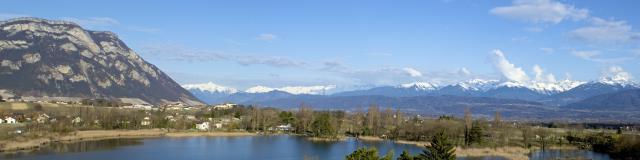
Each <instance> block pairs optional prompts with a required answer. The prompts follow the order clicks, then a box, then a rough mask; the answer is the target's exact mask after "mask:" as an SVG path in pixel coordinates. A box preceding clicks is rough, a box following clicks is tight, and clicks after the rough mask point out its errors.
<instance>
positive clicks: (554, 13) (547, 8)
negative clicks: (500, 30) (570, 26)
mask: <svg viewBox="0 0 640 160" xmlns="http://www.w3.org/2000/svg"><path fill="white" fill-rule="evenodd" d="M489 13H491V14H494V15H497V16H501V17H505V18H509V19H515V20H522V21H527V22H533V23H555V24H557V23H560V22H562V21H563V20H568V19H572V20H580V19H584V18H587V17H588V16H589V11H588V10H587V9H578V8H575V7H574V6H572V5H567V4H563V3H560V2H556V1H554V0H514V1H513V3H512V5H511V6H503V7H496V8H493V9H491V10H490V11H489Z"/></svg>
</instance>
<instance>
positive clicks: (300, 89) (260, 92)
mask: <svg viewBox="0 0 640 160" xmlns="http://www.w3.org/2000/svg"><path fill="white" fill-rule="evenodd" d="M183 87H184V88H185V89H187V90H189V91H190V92H191V93H193V95H195V96H196V97H198V98H200V99H201V100H203V101H205V102H207V103H208V104H216V103H223V102H234V103H241V102H253V101H264V100H272V99H278V98H286V97H291V96H309V95H324V94H325V93H326V92H327V91H328V90H331V89H334V88H335V87H336V86H335V85H326V86H321V85H316V86H286V87H280V88H272V87H267V86H261V85H257V86H253V87H250V88H247V89H246V90H244V91H239V90H237V89H235V88H231V87H225V86H221V85H218V84H215V83H213V82H208V83H202V84H185V85H183Z"/></svg>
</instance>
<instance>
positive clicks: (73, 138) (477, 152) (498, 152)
mask: <svg viewBox="0 0 640 160" xmlns="http://www.w3.org/2000/svg"><path fill="white" fill-rule="evenodd" d="M259 135H260V134H257V133H252V132H218V131H214V132H198V131H177V132H168V131H167V130H163V129H142V130H89V131H76V132H74V133H71V134H69V135H64V136H61V137H57V138H53V137H43V138H37V139H30V140H25V141H20V140H10V141H6V140H5V141H0V153H8V152H20V151H30V150H36V149H38V148H40V147H43V146H46V145H48V144H51V143H74V142H84V141H98V140H107V139H126V138H159V137H166V138H187V137H244V136H259ZM354 138H355V137H354ZM307 139H308V140H310V141H315V142H335V141H343V140H346V137H339V138H337V139H333V138H332V139H328V138H317V137H315V138H314V137H308V138H307ZM355 139H357V140H363V141H387V140H389V139H383V138H380V137H374V136H360V137H357V138H355ZM389 141H391V142H393V143H398V144H408V145H415V146H418V147H424V146H426V145H429V143H428V142H417V141H406V140H389ZM538 149H539V148H530V149H527V148H522V147H512V146H511V147H510V146H505V147H497V148H465V147H459V146H458V147H456V152H455V153H456V155H457V156H459V157H481V156H499V157H504V158H508V159H516V160H518V159H528V158H529V156H528V155H529V154H530V153H531V152H533V151H535V150H538ZM550 149H577V148H576V147H574V146H552V147H550Z"/></svg>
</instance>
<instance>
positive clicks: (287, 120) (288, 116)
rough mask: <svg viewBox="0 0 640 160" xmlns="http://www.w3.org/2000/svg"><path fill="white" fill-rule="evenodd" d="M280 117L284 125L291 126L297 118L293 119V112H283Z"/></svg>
mask: <svg viewBox="0 0 640 160" xmlns="http://www.w3.org/2000/svg"><path fill="white" fill-rule="evenodd" d="M278 117H279V118H280V123H282V124H291V123H293V121H294V120H295V117H293V112H287V111H281V112H280V114H278Z"/></svg>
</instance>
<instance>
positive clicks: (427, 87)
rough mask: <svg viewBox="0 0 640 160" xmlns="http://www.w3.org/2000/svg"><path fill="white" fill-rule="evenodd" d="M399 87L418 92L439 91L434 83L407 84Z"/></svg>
mask: <svg viewBox="0 0 640 160" xmlns="http://www.w3.org/2000/svg"><path fill="white" fill-rule="evenodd" d="M399 87H400V88H408V89H414V90H416V91H433V90H437V89H439V88H438V85H436V84H433V83H429V82H413V83H406V84H401V85H400V86H399Z"/></svg>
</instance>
